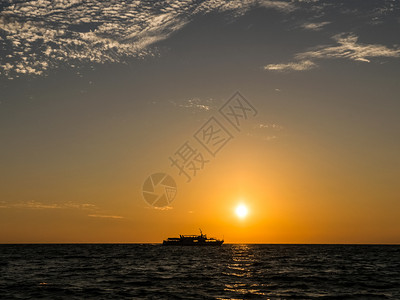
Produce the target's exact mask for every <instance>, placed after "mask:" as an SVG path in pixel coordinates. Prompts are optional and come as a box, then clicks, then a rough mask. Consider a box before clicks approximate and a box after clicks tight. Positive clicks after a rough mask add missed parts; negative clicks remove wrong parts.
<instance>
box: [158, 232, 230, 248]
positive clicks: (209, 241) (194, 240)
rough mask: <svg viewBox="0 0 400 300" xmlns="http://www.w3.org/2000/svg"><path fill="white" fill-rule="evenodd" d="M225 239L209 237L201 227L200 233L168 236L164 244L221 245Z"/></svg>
mask: <svg viewBox="0 0 400 300" xmlns="http://www.w3.org/2000/svg"><path fill="white" fill-rule="evenodd" d="M223 242H224V240H217V239H215V238H208V237H207V235H206V234H203V232H202V231H201V229H200V235H182V234H181V235H179V237H178V238H167V239H166V240H164V241H163V243H162V244H163V245H164V246H221V245H222V244H223Z"/></svg>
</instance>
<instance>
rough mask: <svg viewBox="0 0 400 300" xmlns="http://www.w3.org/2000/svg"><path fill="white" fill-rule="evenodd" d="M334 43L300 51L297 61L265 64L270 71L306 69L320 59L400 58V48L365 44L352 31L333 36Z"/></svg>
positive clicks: (310, 67) (366, 60) (315, 64)
mask: <svg viewBox="0 0 400 300" xmlns="http://www.w3.org/2000/svg"><path fill="white" fill-rule="evenodd" d="M332 39H333V40H334V41H335V42H336V43H335V44H334V45H321V46H317V47H314V48H313V49H311V50H309V51H306V52H301V53H298V54H296V55H295V56H294V59H295V61H294V62H289V63H281V64H269V65H266V66H264V69H265V70H269V71H306V70H310V69H313V68H315V67H317V66H318V65H317V63H316V62H315V60H318V59H348V60H352V61H360V62H371V59H376V58H382V57H387V58H398V57H400V48H399V47H398V46H396V47H392V48H390V47H387V46H384V45H380V44H363V43H359V42H358V37H357V36H356V35H355V34H352V33H350V34H349V33H341V34H338V35H335V36H333V37H332Z"/></svg>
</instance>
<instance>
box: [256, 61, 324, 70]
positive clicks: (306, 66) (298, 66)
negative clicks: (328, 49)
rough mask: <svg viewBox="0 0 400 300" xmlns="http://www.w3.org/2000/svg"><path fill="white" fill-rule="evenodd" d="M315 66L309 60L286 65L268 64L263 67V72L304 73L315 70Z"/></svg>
mask: <svg viewBox="0 0 400 300" xmlns="http://www.w3.org/2000/svg"><path fill="white" fill-rule="evenodd" d="M316 67H317V65H316V64H315V63H314V62H312V61H311V60H303V61H297V62H289V63H286V64H269V65H266V66H265V67H264V70H269V71H281V72H284V71H306V70H310V69H313V68H316Z"/></svg>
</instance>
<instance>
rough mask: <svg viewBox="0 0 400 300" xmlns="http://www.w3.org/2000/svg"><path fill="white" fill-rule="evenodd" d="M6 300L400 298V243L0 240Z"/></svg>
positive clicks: (0, 284) (1, 289) (0, 289)
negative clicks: (13, 242)
mask: <svg viewBox="0 0 400 300" xmlns="http://www.w3.org/2000/svg"><path fill="white" fill-rule="evenodd" d="M0 298H1V299H27V298H34V299H37V298H49V299H82V298H86V299H88V298H89V299H121V298H128V299H400V246H375V245H371V246H367V245H223V246H222V247H215V248H213V247H210V248H192V247H163V246H161V245H150V244H146V245H139V244H87V245H82V244H80V245H67V244H62V245H0Z"/></svg>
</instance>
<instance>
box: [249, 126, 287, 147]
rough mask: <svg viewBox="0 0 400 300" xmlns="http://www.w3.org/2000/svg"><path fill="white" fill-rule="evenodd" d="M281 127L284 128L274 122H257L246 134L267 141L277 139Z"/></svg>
mask: <svg viewBox="0 0 400 300" xmlns="http://www.w3.org/2000/svg"><path fill="white" fill-rule="evenodd" d="M283 129H284V127H283V126H281V125H279V124H276V123H259V124H256V125H254V126H253V127H252V128H251V129H250V130H249V131H248V132H247V135H248V136H251V137H255V138H258V139H260V140H263V141H268V142H269V141H272V140H275V139H277V138H278V133H279V132H280V131H282V130H283Z"/></svg>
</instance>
